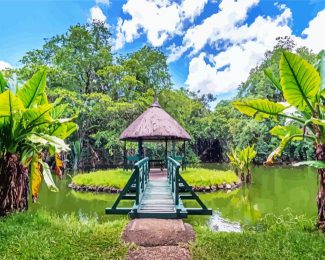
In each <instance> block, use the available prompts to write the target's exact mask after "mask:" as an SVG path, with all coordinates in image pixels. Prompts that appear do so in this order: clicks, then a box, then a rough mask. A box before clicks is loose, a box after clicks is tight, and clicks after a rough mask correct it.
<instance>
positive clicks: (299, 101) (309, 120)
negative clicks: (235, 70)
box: [233, 51, 325, 230]
mask: <svg viewBox="0 0 325 260" xmlns="http://www.w3.org/2000/svg"><path fill="white" fill-rule="evenodd" d="M324 67H325V55H324V52H322V53H320V55H319V61H318V63H317V65H316V67H314V66H313V65H311V64H309V63H308V62H307V61H306V60H304V59H303V58H301V57H299V56H298V55H296V54H293V53H291V52H287V51H285V52H283V53H282V56H281V59H280V64H279V68H280V79H277V78H276V77H275V76H274V75H273V74H272V73H271V72H270V71H269V70H268V71H266V75H267V76H268V77H269V78H270V80H271V82H272V83H273V84H274V85H275V86H276V88H277V89H278V90H279V91H281V93H282V95H283V97H284V99H285V100H286V103H275V102H272V101H269V100H267V99H263V100H243V101H236V102H234V103H233V105H234V106H235V108H237V109H238V110H239V111H240V112H242V113H244V114H246V115H248V116H252V117H254V118H255V119H258V120H259V119H265V118H269V119H273V120H275V121H276V120H277V119H278V118H286V119H287V120H286V122H287V123H286V125H281V126H280V125H278V126H275V127H274V128H273V129H271V131H270V133H271V134H272V135H274V136H276V137H278V138H279V139H280V140H281V141H280V144H279V146H278V147H277V148H276V149H275V150H274V151H273V152H272V153H271V154H270V155H269V157H268V159H267V161H266V162H265V164H266V165H270V164H273V162H274V159H275V158H276V157H279V156H281V154H282V152H283V150H284V148H285V147H286V146H287V144H288V143H289V142H291V141H301V140H303V139H305V138H307V139H310V140H312V142H313V143H314V148H315V158H316V160H317V161H320V162H321V163H316V162H305V163H304V164H305V165H309V166H313V167H315V166H317V167H316V168H318V173H319V177H320V181H319V183H320V190H319V193H318V196H317V208H318V226H319V227H320V228H321V229H322V230H325V192H324V191H325V168H324V166H325V165H324V163H323V162H324V161H325V128H324V126H325V106H324V101H325V96H324V92H325V89H324V82H325V71H324ZM289 109H290V110H291V111H290V110H289Z"/></svg>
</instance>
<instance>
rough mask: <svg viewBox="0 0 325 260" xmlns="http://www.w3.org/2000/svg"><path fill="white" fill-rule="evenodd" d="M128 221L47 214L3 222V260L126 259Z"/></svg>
mask: <svg viewBox="0 0 325 260" xmlns="http://www.w3.org/2000/svg"><path fill="white" fill-rule="evenodd" d="M126 223H127V221H126V220H114V221H112V222H107V223H103V224H99V223H97V221H96V220H95V219H88V220H86V221H80V220H78V219H77V218H76V217H75V216H73V215H64V216H62V217H60V216H58V215H56V214H53V213H49V212H47V211H43V210H42V211H38V212H33V213H31V212H25V213H17V214H13V215H11V216H8V217H5V218H0V259H18V258H20V259H99V258H101V259H124V258H125V256H126V254H127V251H128V246H127V245H126V244H124V243H123V242H121V240H120V236H121V233H122V230H123V228H124V226H125V225H126Z"/></svg>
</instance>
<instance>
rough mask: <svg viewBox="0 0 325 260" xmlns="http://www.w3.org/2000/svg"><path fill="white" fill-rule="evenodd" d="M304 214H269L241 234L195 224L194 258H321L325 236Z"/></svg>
mask: <svg viewBox="0 0 325 260" xmlns="http://www.w3.org/2000/svg"><path fill="white" fill-rule="evenodd" d="M314 224H315V220H314V219H308V218H306V217H305V216H294V215H292V214H290V213H289V214H285V215H283V216H280V217H277V216H274V215H272V214H270V215H266V216H265V217H264V218H262V219H261V220H260V221H259V222H258V224H257V225H256V226H251V227H246V228H244V231H243V232H241V233H225V232H214V231H211V230H209V229H208V228H207V227H203V226H196V227H195V231H196V241H195V242H194V243H192V244H191V251H192V255H193V259H323V258H324V255H325V247H324V244H325V235H324V234H323V233H321V232H319V231H317V230H315V225H314Z"/></svg>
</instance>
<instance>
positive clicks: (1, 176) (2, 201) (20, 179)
mask: <svg viewBox="0 0 325 260" xmlns="http://www.w3.org/2000/svg"><path fill="white" fill-rule="evenodd" d="M28 187H29V185H28V168H26V167H24V166H23V165H22V164H21V163H20V162H19V159H18V157H17V156H16V155H15V154H6V155H5V156H4V157H3V158H0V216H5V215H7V214H9V213H11V212H15V211H24V210H27V208H28Z"/></svg>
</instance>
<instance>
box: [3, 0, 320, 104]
mask: <svg viewBox="0 0 325 260" xmlns="http://www.w3.org/2000/svg"><path fill="white" fill-rule="evenodd" d="M0 10H1V16H0V32H1V40H0V68H1V67H4V66H19V60H20V59H21V58H22V56H23V55H24V54H25V53H26V52H27V51H29V50H32V49H36V48H40V47H41V46H42V44H43V43H44V40H43V39H44V38H49V37H51V36H54V35H56V34H61V33H64V32H65V31H66V30H67V29H68V27H69V26H71V25H74V24H77V23H86V22H87V21H91V20H92V19H98V20H103V21H105V22H106V23H107V26H109V28H110V30H111V32H112V34H113V36H112V44H113V46H114V51H115V52H117V53H127V52H131V51H136V50H137V49H139V48H141V47H142V46H143V45H145V44H148V45H151V46H155V47H159V48H161V49H162V50H163V51H164V52H165V53H166V55H167V56H168V61H169V67H170V72H171V74H172V78H173V81H174V84H175V87H179V86H186V87H188V88H190V89H191V90H194V91H198V90H199V91H200V92H201V93H208V92H209V93H213V94H215V95H217V96H218V97H219V99H220V98H227V97H231V96H233V95H234V94H235V93H236V89H237V88H238V86H239V84H240V83H241V82H242V81H244V80H245V79H246V78H247V76H248V73H249V71H250V69H251V68H253V67H255V66H256V65H257V64H258V63H259V62H261V60H262V59H263V56H264V53H265V51H267V50H269V49H272V48H273V46H274V44H275V43H276V41H275V38H276V37H277V36H286V35H290V36H291V37H292V38H293V39H294V40H295V41H296V43H297V44H298V45H300V46H301V45H305V46H307V47H309V48H311V49H313V50H314V51H315V52H318V51H320V50H321V49H323V48H325V39H324V38H325V37H324V36H323V34H324V28H325V0H309V1H303V0H297V1H293V0H291V1H281V0H279V1H277V2H275V1H265V0H264V1H263V0H237V1H234V0H223V1H221V0H220V1H218V0H182V1H181V0H179V1H169V0H157V1H152V0H125V1H122V0H121V1H119V0H91V1H88V0H82V1H64V0H43V1H41V0H38V1H27V0H25V1H24V0H20V1H16V0H11V1H9V0H8V1H7V0H0Z"/></svg>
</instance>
